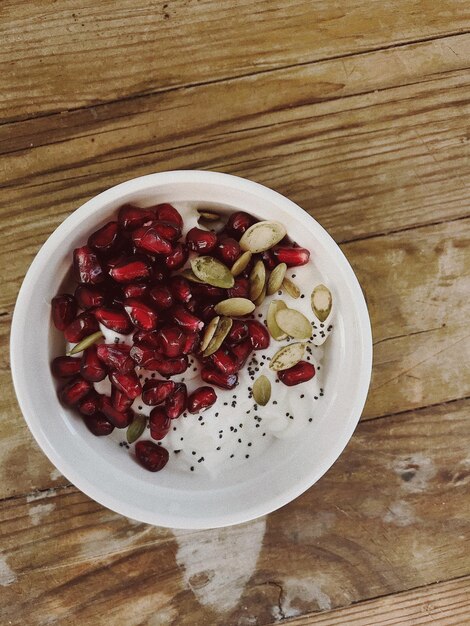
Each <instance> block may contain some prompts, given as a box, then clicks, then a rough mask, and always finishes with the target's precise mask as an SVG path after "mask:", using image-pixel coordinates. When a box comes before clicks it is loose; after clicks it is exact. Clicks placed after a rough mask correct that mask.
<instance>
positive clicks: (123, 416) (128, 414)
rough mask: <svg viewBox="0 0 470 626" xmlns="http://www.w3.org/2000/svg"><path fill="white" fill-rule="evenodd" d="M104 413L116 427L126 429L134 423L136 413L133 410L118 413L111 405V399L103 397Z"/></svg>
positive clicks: (102, 408) (102, 407) (102, 406)
mask: <svg viewBox="0 0 470 626" xmlns="http://www.w3.org/2000/svg"><path fill="white" fill-rule="evenodd" d="M100 409H101V411H102V413H104V415H105V417H106V418H107V419H108V420H109V421H110V422H111V424H113V426H116V428H126V427H127V426H129V424H130V423H131V422H132V420H133V418H134V413H133V412H132V410H131V409H128V410H127V411H117V410H116V409H115V408H114V406H113V405H112V403H111V398H110V397H109V396H101V407H100Z"/></svg>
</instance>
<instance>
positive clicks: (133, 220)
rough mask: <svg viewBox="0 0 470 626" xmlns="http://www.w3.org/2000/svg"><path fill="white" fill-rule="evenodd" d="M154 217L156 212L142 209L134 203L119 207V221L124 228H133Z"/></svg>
mask: <svg viewBox="0 0 470 626" xmlns="http://www.w3.org/2000/svg"><path fill="white" fill-rule="evenodd" d="M154 219H155V214H154V212H153V211H151V210H150V209H141V208H139V207H136V206H133V205H132V204H124V205H123V206H122V207H121V208H120V209H119V214H118V222H119V225H120V226H121V228H124V230H133V229H134V228H138V227H139V226H142V224H145V222H147V221H149V220H154Z"/></svg>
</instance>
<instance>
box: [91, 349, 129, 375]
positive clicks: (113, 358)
mask: <svg viewBox="0 0 470 626" xmlns="http://www.w3.org/2000/svg"><path fill="white" fill-rule="evenodd" d="M130 351H131V347H130V346H126V345H125V344H123V343H109V344H108V343H100V344H98V345H97V346H96V354H97V355H98V358H99V359H101V361H103V363H104V364H105V365H106V366H107V367H108V368H109V369H110V370H112V371H115V372H119V373H120V374H128V373H129V372H131V371H132V370H133V369H134V367H135V363H134V361H133V360H132V359H131V357H130Z"/></svg>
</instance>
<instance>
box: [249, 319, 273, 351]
mask: <svg viewBox="0 0 470 626" xmlns="http://www.w3.org/2000/svg"><path fill="white" fill-rule="evenodd" d="M246 325H247V326H248V334H249V336H250V341H251V345H252V346H253V349H254V350H265V349H266V348H267V347H268V346H269V331H268V329H267V328H266V326H264V324H261V323H260V322H257V321H256V320H247V321H246Z"/></svg>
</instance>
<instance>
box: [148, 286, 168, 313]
mask: <svg viewBox="0 0 470 626" xmlns="http://www.w3.org/2000/svg"><path fill="white" fill-rule="evenodd" d="M149 295H150V297H151V298H152V300H153V302H155V306H156V308H157V310H158V311H164V310H165V309H169V308H170V307H171V306H172V305H173V296H172V295H171V293H170V290H169V289H168V287H165V286H163V285H156V286H155V287H152V289H150V291H149Z"/></svg>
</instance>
